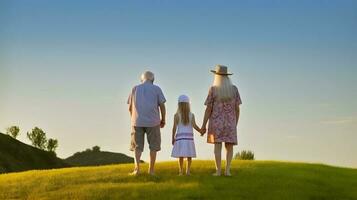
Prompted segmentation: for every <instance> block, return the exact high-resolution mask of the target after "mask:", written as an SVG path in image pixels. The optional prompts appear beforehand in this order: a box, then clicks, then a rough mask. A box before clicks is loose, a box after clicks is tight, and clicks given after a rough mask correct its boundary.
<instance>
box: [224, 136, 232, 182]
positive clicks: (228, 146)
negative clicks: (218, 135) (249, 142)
mask: <svg viewBox="0 0 357 200" xmlns="http://www.w3.org/2000/svg"><path fill="white" fill-rule="evenodd" d="M225 146H226V172H225V175H226V176H231V162H232V158H233V144H229V143H225Z"/></svg>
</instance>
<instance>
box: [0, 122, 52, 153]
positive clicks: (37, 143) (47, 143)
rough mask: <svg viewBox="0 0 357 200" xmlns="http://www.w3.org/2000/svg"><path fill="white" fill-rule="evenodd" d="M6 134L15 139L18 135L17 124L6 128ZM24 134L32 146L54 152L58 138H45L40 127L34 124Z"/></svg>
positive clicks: (44, 133)
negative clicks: (33, 126)
mask: <svg viewBox="0 0 357 200" xmlns="http://www.w3.org/2000/svg"><path fill="white" fill-rule="evenodd" d="M6 134H7V135H9V136H11V137H13V138H15V139H16V138H17V137H18V136H19V135H20V128H19V127H18V126H10V127H8V128H7V129H6ZM26 135H27V138H28V139H29V140H30V141H31V144H32V146H34V147H37V148H39V149H41V150H45V151H49V152H53V153H56V149H57V147H58V140H57V139H53V138H48V139H47V136H46V132H45V131H43V130H42V129H41V128H39V127H37V126H36V127H35V128H33V129H32V130H31V131H30V132H27V133H26Z"/></svg>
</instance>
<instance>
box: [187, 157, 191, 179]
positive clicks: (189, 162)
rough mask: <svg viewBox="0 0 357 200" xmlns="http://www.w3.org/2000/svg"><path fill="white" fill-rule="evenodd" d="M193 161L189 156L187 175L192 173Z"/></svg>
mask: <svg viewBox="0 0 357 200" xmlns="http://www.w3.org/2000/svg"><path fill="white" fill-rule="evenodd" d="M191 163H192V158H191V157H188V158H187V168H186V175H190V169H191Z"/></svg>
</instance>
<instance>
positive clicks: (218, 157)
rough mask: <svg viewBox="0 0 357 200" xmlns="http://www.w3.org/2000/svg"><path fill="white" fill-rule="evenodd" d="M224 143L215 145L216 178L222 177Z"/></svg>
mask: <svg viewBox="0 0 357 200" xmlns="http://www.w3.org/2000/svg"><path fill="white" fill-rule="evenodd" d="M221 152H222V143H215V144H214V158H215V161H216V173H215V174H213V175H215V176H220V175H221V162H222V156H221Z"/></svg>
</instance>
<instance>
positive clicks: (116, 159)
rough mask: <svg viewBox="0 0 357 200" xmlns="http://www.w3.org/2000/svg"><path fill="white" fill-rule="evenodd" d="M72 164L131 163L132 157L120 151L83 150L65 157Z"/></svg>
mask: <svg viewBox="0 0 357 200" xmlns="http://www.w3.org/2000/svg"><path fill="white" fill-rule="evenodd" d="M65 161H66V162H67V163H68V164H70V165H72V166H98V165H109V164H122V163H133V162H134V159H133V158H132V157H129V156H127V155H125V154H122V153H114V152H106V151H83V152H78V153H75V154H73V155H72V156H70V157H68V158H66V159H65Z"/></svg>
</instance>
